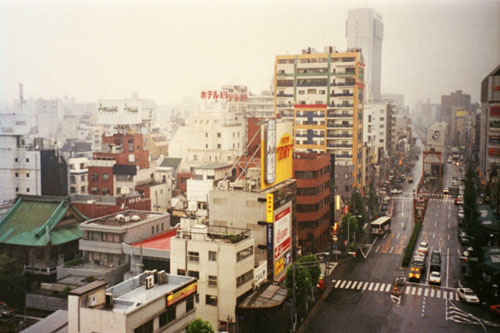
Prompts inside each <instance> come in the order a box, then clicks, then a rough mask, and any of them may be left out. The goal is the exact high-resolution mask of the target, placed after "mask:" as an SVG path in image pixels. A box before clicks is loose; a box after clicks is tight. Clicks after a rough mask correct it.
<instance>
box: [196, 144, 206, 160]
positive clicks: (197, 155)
mask: <svg viewBox="0 0 500 333" xmlns="http://www.w3.org/2000/svg"><path fill="white" fill-rule="evenodd" d="M207 148H208V147H207ZM193 161H198V155H193Z"/></svg>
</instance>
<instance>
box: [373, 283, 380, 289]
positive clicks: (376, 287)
mask: <svg viewBox="0 0 500 333" xmlns="http://www.w3.org/2000/svg"><path fill="white" fill-rule="evenodd" d="M378 287H380V283H379V282H377V284H376V285H375V288H373V291H378Z"/></svg>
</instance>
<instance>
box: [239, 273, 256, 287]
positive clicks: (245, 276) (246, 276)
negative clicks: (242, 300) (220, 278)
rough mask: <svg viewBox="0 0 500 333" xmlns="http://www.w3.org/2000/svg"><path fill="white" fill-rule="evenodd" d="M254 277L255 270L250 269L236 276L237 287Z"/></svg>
mask: <svg viewBox="0 0 500 333" xmlns="http://www.w3.org/2000/svg"><path fill="white" fill-rule="evenodd" d="M252 279H253V270H249V271H248V272H246V273H245V274H242V275H240V276H238V277H237V278H236V288H238V287H240V286H242V285H244V284H245V283H247V282H248V281H250V280H252Z"/></svg>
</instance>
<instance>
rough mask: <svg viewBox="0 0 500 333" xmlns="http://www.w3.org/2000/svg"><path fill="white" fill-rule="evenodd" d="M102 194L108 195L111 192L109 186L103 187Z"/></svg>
mask: <svg viewBox="0 0 500 333" xmlns="http://www.w3.org/2000/svg"><path fill="white" fill-rule="evenodd" d="M102 194H103V195H107V194H109V188H107V187H103V188H102Z"/></svg>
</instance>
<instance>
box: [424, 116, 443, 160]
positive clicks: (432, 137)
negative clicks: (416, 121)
mask: <svg viewBox="0 0 500 333" xmlns="http://www.w3.org/2000/svg"><path fill="white" fill-rule="evenodd" d="M446 126H447V124H446V123H445V122H444V121H443V122H439V121H437V122H435V123H434V124H432V125H431V127H429V128H428V129H427V150H429V151H430V150H434V151H437V152H441V153H443V154H444V153H445V152H446V128H447V127H446Z"/></svg>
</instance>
